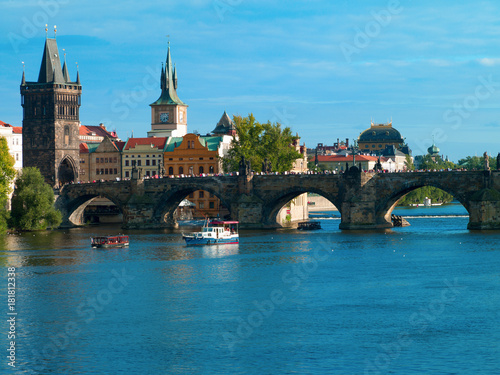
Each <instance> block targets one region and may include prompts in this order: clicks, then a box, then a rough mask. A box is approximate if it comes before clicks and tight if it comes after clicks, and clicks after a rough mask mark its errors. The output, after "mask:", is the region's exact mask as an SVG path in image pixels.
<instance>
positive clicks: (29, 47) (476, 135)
mask: <svg viewBox="0 0 500 375" xmlns="http://www.w3.org/2000/svg"><path fill="white" fill-rule="evenodd" d="M0 7H1V9H2V15H3V16H2V23H1V24H0V59H1V61H2V69H1V70H0V83H1V84H0V99H1V100H0V120H2V121H5V122H8V123H11V124H13V125H21V123H22V111H21V106H20V95H19V84H20V80H21V74H22V63H21V62H22V61H24V62H25V69H26V78H27V80H33V81H34V80H36V79H37V77H38V71H39V67H40V61H41V58H42V52H43V45H44V40H45V30H44V29H45V24H46V23H47V24H49V37H52V36H53V25H57V40H58V45H59V50H60V54H62V53H63V51H62V49H63V48H64V49H65V50H66V53H67V62H68V66H69V67H70V74H71V76H72V78H73V79H75V78H76V63H77V62H78V66H79V71H80V78H81V82H82V85H83V96H82V107H81V111H80V120H81V122H82V124H85V125H97V124H99V123H101V122H102V123H104V124H105V125H106V126H107V128H108V129H115V130H116V131H117V132H118V135H119V136H120V137H121V138H122V139H126V138H127V136H131V134H132V132H133V134H134V136H136V137H138V136H146V132H147V131H148V130H149V129H150V126H151V125H150V107H149V104H150V103H152V102H154V101H155V100H156V99H157V98H158V96H159V94H160V88H159V76H160V73H159V72H160V69H161V63H162V61H165V58H166V49H167V37H166V35H170V41H171V52H172V58H173V61H174V62H175V63H176V66H177V71H178V78H179V87H178V94H179V97H180V98H181V99H182V100H183V101H184V102H185V103H187V104H188V105H189V108H188V129H189V131H194V130H197V131H199V132H200V133H202V134H204V133H207V132H210V131H211V130H213V129H214V127H215V124H216V123H217V121H218V120H219V118H220V117H221V115H222V113H223V112H224V110H226V111H227V112H228V113H229V114H230V115H233V114H240V115H247V114H248V113H250V112H252V113H254V115H255V116H256V118H257V120H259V121H263V122H264V121H267V120H272V121H279V122H281V123H283V124H284V125H287V126H290V127H291V128H292V130H293V131H294V132H297V133H299V135H300V136H301V138H302V142H305V143H306V145H307V146H308V147H314V146H316V144H317V143H319V142H322V143H326V144H332V143H333V142H335V141H336V140H337V138H340V139H345V138H349V139H351V140H352V139H355V138H357V137H358V136H359V134H360V132H362V131H363V130H365V129H366V128H368V127H369V126H370V121H371V120H372V119H373V121H374V122H377V123H381V122H387V121H390V120H391V119H392V121H393V126H394V127H395V128H396V129H398V130H399V131H400V132H401V133H402V135H403V137H405V138H406V140H407V142H408V143H409V145H410V147H411V148H412V149H413V154H414V155H419V154H422V153H424V152H425V150H426V148H427V147H429V146H430V145H431V144H432V138H433V137H434V138H435V140H436V144H437V145H438V146H439V147H440V149H441V152H442V154H443V155H445V156H446V155H448V156H449V157H450V159H452V160H454V161H457V160H458V159H460V158H463V157H465V156H467V155H476V154H477V155H482V154H483V152H484V151H488V153H489V154H491V155H495V156H496V155H497V153H498V152H500V137H499V136H500V18H499V17H498V15H499V14H500V3H499V2H496V1H477V2H472V1H467V2H464V1H447V0H444V1H439V2H436V1H426V0H421V1H418V2H417V1H405V0H390V1H388V0H387V1H378V0H375V1H343V0H337V1H326V0H307V1H300V0H298V1H282V0H279V1H261V0H183V1H177V0H175V1H174V0H172V1H168V0H162V1H157V0H150V1H143V2H137V1H131V0H124V1H120V2H116V1H109V0H101V1H99V2H97V1H94V0H87V1H69V0H36V1H32V0H26V1H23V2H18V1H14V0H0Z"/></svg>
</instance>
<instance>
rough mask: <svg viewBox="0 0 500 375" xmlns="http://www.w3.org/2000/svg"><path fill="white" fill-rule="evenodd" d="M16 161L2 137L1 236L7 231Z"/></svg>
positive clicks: (0, 149) (0, 165)
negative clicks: (8, 203) (8, 202)
mask: <svg viewBox="0 0 500 375" xmlns="http://www.w3.org/2000/svg"><path fill="white" fill-rule="evenodd" d="M14 164H15V160H14V158H13V157H12V155H11V154H10V153H9V146H8V144H7V140H6V139H5V138H4V137H0V234H1V233H5V232H6V231H7V222H8V219H9V211H8V210H7V201H8V198H9V194H10V192H11V184H12V180H13V179H14V177H15V176H16V170H15V169H14Z"/></svg>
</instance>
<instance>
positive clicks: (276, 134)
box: [222, 114, 302, 172]
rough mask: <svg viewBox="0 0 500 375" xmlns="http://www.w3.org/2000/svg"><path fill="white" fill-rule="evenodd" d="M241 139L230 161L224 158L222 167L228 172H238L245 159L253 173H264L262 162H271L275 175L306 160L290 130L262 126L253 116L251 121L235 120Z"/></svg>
mask: <svg viewBox="0 0 500 375" xmlns="http://www.w3.org/2000/svg"><path fill="white" fill-rule="evenodd" d="M233 121H234V124H235V126H236V134H237V137H234V138H233V140H232V142H231V148H230V150H229V152H228V154H227V156H226V157H223V158H222V166H223V169H224V171H226V172H236V171H238V169H239V163H240V160H241V158H242V157H245V159H246V160H248V161H250V163H251V165H252V170H254V171H256V172H260V171H261V170H262V162H263V161H264V159H267V160H268V162H270V163H271V169H272V171H274V172H285V171H288V170H290V169H292V167H293V163H294V161H295V160H297V159H299V158H301V157H302V155H301V154H300V153H298V152H297V151H296V150H295V148H294V147H292V146H291V145H292V143H293V141H294V140H295V137H294V136H293V135H292V131H291V129H290V128H289V127H285V128H282V127H281V124H279V123H274V124H272V123H271V122H267V123H265V124H261V123H259V122H257V121H256V120H255V117H254V116H253V115H252V114H249V115H248V117H241V116H234V118H233Z"/></svg>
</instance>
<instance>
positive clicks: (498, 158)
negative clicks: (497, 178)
mask: <svg viewBox="0 0 500 375" xmlns="http://www.w3.org/2000/svg"><path fill="white" fill-rule="evenodd" d="M497 169H498V170H499V171H500V152H499V153H498V155H497Z"/></svg>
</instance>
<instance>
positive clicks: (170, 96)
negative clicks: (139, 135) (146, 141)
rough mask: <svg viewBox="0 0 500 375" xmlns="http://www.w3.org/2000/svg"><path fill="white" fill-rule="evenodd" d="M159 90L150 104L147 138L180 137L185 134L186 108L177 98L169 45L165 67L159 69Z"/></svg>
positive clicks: (174, 71)
mask: <svg viewBox="0 0 500 375" xmlns="http://www.w3.org/2000/svg"><path fill="white" fill-rule="evenodd" d="M169 44H170V43H169ZM160 88H161V94H160V97H159V98H158V100H156V102H154V103H152V104H150V106H151V131H149V132H148V137H182V136H184V135H185V134H187V107H188V106H187V105H186V104H184V103H183V102H182V100H180V99H179V97H178V96H177V70H176V69H175V67H173V66H172V59H171V57H170V45H169V46H168V52H167V61H166V63H165V67H163V66H162V68H161V77H160Z"/></svg>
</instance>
